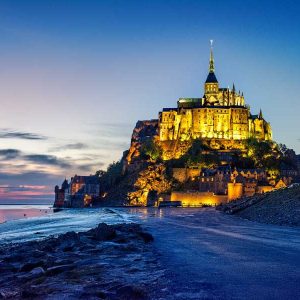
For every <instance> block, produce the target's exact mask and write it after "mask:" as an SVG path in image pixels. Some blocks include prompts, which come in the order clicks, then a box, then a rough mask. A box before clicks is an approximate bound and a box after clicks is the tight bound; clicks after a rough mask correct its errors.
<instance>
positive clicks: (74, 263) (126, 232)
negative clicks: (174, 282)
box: [0, 223, 163, 299]
mask: <svg viewBox="0 0 300 300" xmlns="http://www.w3.org/2000/svg"><path fill="white" fill-rule="evenodd" d="M152 241H153V236H152V235H151V234H150V233H148V232H146V231H144V230H143V229H142V227H141V226H140V225H138V224H119V225H107V224H105V223H100V224H99V225H98V226H97V227H95V228H93V229H91V230H88V231H85V232H79V233H76V232H74V231H71V232H67V233H65V234H61V235H58V236H57V237H53V236H51V237H48V238H45V239H43V240H39V241H30V242H22V243H16V244H7V245H2V246H0V272H1V278H0V295H1V296H2V298H4V299H10V298H14V299H22V298H24V297H28V298H44V297H47V299H57V298H59V297H64V298H72V297H75V298H80V297H85V298H89V299H90V298H91V299H93V298H95V299H96V298H102V299H105V298H107V299H148V298H149V295H150V294H151V293H153V289H154V288H155V289H156V292H157V291H158V289H157V288H158V285H159V282H160V279H161V278H162V276H163V271H162V268H161V267H160V265H159V262H158V259H157V257H156V256H155V254H154V251H153V247H152ZM137 278H138V280H137Z"/></svg>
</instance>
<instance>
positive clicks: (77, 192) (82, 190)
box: [54, 175, 100, 207]
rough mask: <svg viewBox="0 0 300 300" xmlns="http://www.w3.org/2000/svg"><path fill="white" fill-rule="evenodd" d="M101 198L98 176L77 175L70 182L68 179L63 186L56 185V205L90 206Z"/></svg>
mask: <svg viewBox="0 0 300 300" xmlns="http://www.w3.org/2000/svg"><path fill="white" fill-rule="evenodd" d="M99 198H100V182H99V178H98V177H97V176H92V175H91V176H79V175H75V176H74V177H72V178H71V180H70V182H68V181H67V179H65V180H64V182H63V183H62V186H61V188H59V186H56V187H55V202H54V206H55V207H84V206H90V205H91V204H92V203H93V202H94V201H96V200H98V199H99Z"/></svg>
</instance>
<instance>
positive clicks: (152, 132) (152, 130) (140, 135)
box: [124, 119, 158, 171]
mask: <svg viewBox="0 0 300 300" xmlns="http://www.w3.org/2000/svg"><path fill="white" fill-rule="evenodd" d="M155 137H158V120H157V119H153V120H144V121H138V122H137V123H136V125H135V127H134V129H133V133H132V136H131V144H130V148H129V151H128V154H127V156H126V158H125V160H124V162H125V166H124V168H125V169H126V167H128V165H129V164H131V165H132V164H133V165H134V160H135V159H136V158H138V157H139V156H140V148H141V145H142V144H143V143H144V142H146V141H147V140H150V139H153V138H155ZM125 169H124V171H125Z"/></svg>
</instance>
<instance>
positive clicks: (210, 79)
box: [205, 72, 218, 83]
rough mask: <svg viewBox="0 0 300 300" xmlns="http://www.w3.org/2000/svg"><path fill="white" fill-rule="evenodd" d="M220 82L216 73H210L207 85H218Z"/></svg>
mask: <svg viewBox="0 0 300 300" xmlns="http://www.w3.org/2000/svg"><path fill="white" fill-rule="evenodd" d="M216 82H218V80H217V77H216V75H215V73H214V72H209V73H208V75H207V78H206V81H205V83H216Z"/></svg>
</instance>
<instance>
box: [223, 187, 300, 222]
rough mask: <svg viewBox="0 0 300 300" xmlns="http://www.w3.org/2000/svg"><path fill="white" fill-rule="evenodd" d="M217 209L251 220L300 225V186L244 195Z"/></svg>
mask: <svg viewBox="0 0 300 300" xmlns="http://www.w3.org/2000/svg"><path fill="white" fill-rule="evenodd" d="M217 209H218V210H220V211H223V212H225V213H227V214H232V215H237V216H239V217H241V218H244V219H248V220H251V221H256V222H261V223H266V224H276V225H287V226H300V187H299V186H295V187H292V188H285V189H280V190H277V191H273V192H269V193H265V194H259V195H255V196H253V197H244V198H241V199H238V200H236V201H232V202H229V203H227V204H225V205H220V206H218V207H217Z"/></svg>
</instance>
